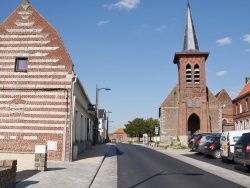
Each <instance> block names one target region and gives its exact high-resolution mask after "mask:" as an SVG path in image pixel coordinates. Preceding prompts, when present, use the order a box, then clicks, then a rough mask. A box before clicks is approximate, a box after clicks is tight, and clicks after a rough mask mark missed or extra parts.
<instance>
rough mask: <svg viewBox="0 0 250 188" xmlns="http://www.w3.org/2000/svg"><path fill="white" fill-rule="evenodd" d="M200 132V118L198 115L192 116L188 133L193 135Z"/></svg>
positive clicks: (189, 119) (189, 120)
mask: <svg viewBox="0 0 250 188" xmlns="http://www.w3.org/2000/svg"><path fill="white" fill-rule="evenodd" d="M199 130H200V118H199V116H198V115H197V114H191V115H190V116H189V118H188V131H190V133H191V135H192V134H194V133H196V132H197V131H199Z"/></svg>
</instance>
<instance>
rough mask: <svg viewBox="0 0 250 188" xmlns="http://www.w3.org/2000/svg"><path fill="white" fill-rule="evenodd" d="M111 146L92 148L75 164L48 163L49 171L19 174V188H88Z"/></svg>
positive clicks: (103, 145)
mask: <svg viewBox="0 0 250 188" xmlns="http://www.w3.org/2000/svg"><path fill="white" fill-rule="evenodd" d="M109 146H110V144H102V145H96V146H92V147H91V148H90V149H87V150H86V151H84V152H83V153H82V154H81V155H80V156H79V157H78V159H77V160H76V161H74V162H54V161H53V162H52V161H50V162H48V163H47V167H48V170H47V171H45V172H37V171H33V170H28V171H25V170H24V171H21V172H18V173H17V182H18V181H19V183H17V184H16V187H17V188H24V187H29V188H33V187H35V188H47V187H53V188H69V187H74V188H78V187H79V188H88V187H89V186H90V185H91V183H92V181H93V179H94V177H95V176H96V173H97V172H98V170H99V168H100V166H101V164H102V162H103V159H104V157H105V154H106V152H107V150H108V148H109Z"/></svg>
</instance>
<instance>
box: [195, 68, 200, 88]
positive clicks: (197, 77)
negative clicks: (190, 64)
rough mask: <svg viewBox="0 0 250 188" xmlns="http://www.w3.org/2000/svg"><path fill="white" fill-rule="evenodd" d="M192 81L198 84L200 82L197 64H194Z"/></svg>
mask: <svg viewBox="0 0 250 188" xmlns="http://www.w3.org/2000/svg"><path fill="white" fill-rule="evenodd" d="M194 83H195V84H199V83H200V69H199V65H197V64H196V65H195V66H194Z"/></svg>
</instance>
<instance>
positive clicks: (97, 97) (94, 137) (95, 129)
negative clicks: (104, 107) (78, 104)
mask: <svg viewBox="0 0 250 188" xmlns="http://www.w3.org/2000/svg"><path fill="white" fill-rule="evenodd" d="M102 89H104V90H106V91H108V90H111V89H110V88H98V87H97V84H96V103H95V115H96V119H97V120H96V123H95V126H94V134H93V144H94V145H95V144H97V143H98V127H99V106H98V105H99V91H101V90H102Z"/></svg>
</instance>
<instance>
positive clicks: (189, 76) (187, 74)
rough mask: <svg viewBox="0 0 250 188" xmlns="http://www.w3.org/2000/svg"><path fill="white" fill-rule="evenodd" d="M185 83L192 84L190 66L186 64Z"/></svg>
mask: <svg viewBox="0 0 250 188" xmlns="http://www.w3.org/2000/svg"><path fill="white" fill-rule="evenodd" d="M186 83H187V84H192V72H191V66H190V65H189V64H187V66H186Z"/></svg>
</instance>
